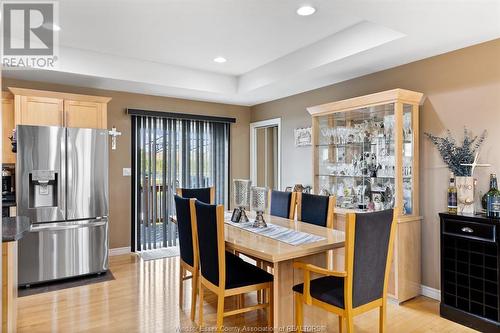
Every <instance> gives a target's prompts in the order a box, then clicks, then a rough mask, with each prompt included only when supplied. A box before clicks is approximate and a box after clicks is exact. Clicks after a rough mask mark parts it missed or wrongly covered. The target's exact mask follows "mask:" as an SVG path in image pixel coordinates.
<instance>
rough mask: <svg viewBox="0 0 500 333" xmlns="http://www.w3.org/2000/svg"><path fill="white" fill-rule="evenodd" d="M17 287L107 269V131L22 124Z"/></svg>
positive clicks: (19, 129)
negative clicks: (25, 226)
mask: <svg viewBox="0 0 500 333" xmlns="http://www.w3.org/2000/svg"><path fill="white" fill-rule="evenodd" d="M16 134H17V172H16V184H17V187H16V189H17V193H16V196H17V215H19V216H27V217H29V218H30V220H31V230H30V232H29V233H28V234H27V235H26V236H25V237H23V238H22V239H21V240H20V241H19V249H18V251H19V253H18V256H19V275H18V281H19V285H30V284H34V283H39V282H44V281H51V280H57V279H63V278H69V277H74V276H79V275H85V274H92V273H100V272H104V271H106V270H107V269H108V247H109V245H108V243H109V241H108V238H109V236H108V132H107V130H98V129H89V128H64V127H48V126H25V125H19V126H17V130H16Z"/></svg>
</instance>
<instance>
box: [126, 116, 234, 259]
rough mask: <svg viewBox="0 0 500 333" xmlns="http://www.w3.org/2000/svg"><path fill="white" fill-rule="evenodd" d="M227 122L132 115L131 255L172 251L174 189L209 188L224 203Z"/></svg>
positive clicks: (175, 234)
mask: <svg viewBox="0 0 500 333" xmlns="http://www.w3.org/2000/svg"><path fill="white" fill-rule="evenodd" d="M229 130H230V125H229V123H227V122H219V121H207V120H191V119H177V118H169V117H158V116H147V115H132V140H133V142H132V164H133V165H132V169H133V172H132V173H133V180H132V183H133V184H132V191H133V200H132V201H133V221H132V222H133V223H132V224H133V229H134V230H133V233H132V244H134V245H133V248H134V250H135V251H143V250H149V249H156V248H160V247H168V246H175V245H176V242H177V228H176V226H175V224H173V223H171V222H170V219H169V217H170V216H172V215H173V214H175V207H174V201H173V195H174V194H175V190H176V188H178V187H184V188H197V187H209V186H214V187H215V193H216V195H215V197H216V203H218V204H224V205H226V204H227V197H228V179H229Z"/></svg>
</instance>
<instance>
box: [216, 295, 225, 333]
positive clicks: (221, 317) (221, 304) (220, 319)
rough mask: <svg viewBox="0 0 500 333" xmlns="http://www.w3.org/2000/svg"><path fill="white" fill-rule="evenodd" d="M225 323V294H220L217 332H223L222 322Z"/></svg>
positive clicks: (218, 298)
mask: <svg viewBox="0 0 500 333" xmlns="http://www.w3.org/2000/svg"><path fill="white" fill-rule="evenodd" d="M223 323H224V294H219V296H218V297H217V332H222V324H223Z"/></svg>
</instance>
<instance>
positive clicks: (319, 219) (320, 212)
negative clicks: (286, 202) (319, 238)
mask: <svg viewBox="0 0 500 333" xmlns="http://www.w3.org/2000/svg"><path fill="white" fill-rule="evenodd" d="M329 200H330V198H329V197H328V196H326V195H315V194H308V193H302V199H301V204H300V211H301V216H300V220H301V221H302V222H306V223H310V224H315V225H319V226H321V227H326V224H327V219H328V202H329Z"/></svg>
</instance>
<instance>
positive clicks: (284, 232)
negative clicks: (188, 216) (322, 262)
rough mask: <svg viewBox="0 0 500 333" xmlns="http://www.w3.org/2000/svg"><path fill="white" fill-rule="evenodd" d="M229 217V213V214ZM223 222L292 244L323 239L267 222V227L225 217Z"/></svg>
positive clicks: (322, 238)
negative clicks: (236, 221)
mask: <svg viewBox="0 0 500 333" xmlns="http://www.w3.org/2000/svg"><path fill="white" fill-rule="evenodd" d="M229 217H230V215H229ZM225 223H227V224H229V225H232V226H235V227H237V228H241V229H244V230H247V231H249V232H253V233H256V234H259V235H261V236H265V237H269V238H272V239H276V240H278V241H280V242H283V243H287V244H290V245H293V246H297V245H303V244H309V243H314V242H319V241H322V240H324V239H325V238H324V237H321V236H318V235H313V234H309V233H306V232H302V231H296V230H292V229H289V228H286V227H282V226H280V225H276V224H271V223H268V224H267V228H254V227H253V222H246V223H234V222H230V221H228V220H227V219H226V221H225Z"/></svg>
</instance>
